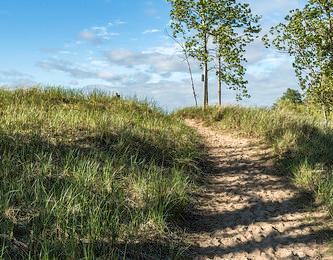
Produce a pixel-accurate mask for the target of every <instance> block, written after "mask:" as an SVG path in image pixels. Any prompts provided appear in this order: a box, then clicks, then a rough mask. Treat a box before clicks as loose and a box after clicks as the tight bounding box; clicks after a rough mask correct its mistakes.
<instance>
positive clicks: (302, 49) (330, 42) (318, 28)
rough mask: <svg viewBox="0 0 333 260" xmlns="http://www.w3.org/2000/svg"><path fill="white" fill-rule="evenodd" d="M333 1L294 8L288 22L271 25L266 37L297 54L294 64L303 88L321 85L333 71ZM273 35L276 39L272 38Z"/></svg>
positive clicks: (268, 41) (322, 0)
mask: <svg viewBox="0 0 333 260" xmlns="http://www.w3.org/2000/svg"><path fill="white" fill-rule="evenodd" d="M332 17H333V1H331V0H309V1H308V4H306V6H305V7H304V8H303V9H301V10H300V9H296V10H292V11H290V14H289V15H288V16H286V18H285V23H280V24H278V25H277V26H275V27H273V28H271V30H270V33H269V35H266V36H265V37H264V38H263V40H264V42H265V43H266V45H267V47H268V46H270V45H273V46H275V47H276V48H277V49H278V50H280V51H283V52H287V53H289V54H290V55H291V56H293V57H294V63H293V67H294V69H295V72H296V76H297V77H298V79H299V82H300V86H301V87H302V88H303V89H308V88H311V87H317V86H318V85H319V84H320V82H321V81H322V80H323V78H325V77H329V76H330V75H332V72H333V19H332ZM270 36H273V39H270Z"/></svg>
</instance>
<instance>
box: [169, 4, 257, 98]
mask: <svg viewBox="0 0 333 260" xmlns="http://www.w3.org/2000/svg"><path fill="white" fill-rule="evenodd" d="M167 1H168V2H169V3H170V4H171V12H170V16H171V29H172V30H173V35H174V37H177V38H181V39H182V40H183V41H184V42H185V46H186V48H187V49H188V50H189V53H190V55H191V57H193V58H195V59H196V60H197V61H198V62H199V63H200V64H201V66H202V67H205V66H207V63H210V62H212V61H214V60H215V58H217V59H219V60H220V61H221V65H222V66H219V67H218V68H217V69H216V70H217V72H216V75H217V76H218V79H219V80H222V81H224V82H225V83H226V84H227V85H228V86H229V88H231V89H234V90H237V91H238V93H239V95H238V97H241V96H247V95H248V94H247V91H246V83H247V81H246V80H245V79H244V77H245V67H244V63H245V62H246V59H245V58H244V53H245V47H246V45H247V44H249V43H250V42H252V41H253V40H254V39H255V37H256V35H257V33H259V32H260V30H261V28H260V25H259V24H258V22H259V19H260V17H259V16H256V15H253V14H252V12H251V9H250V6H249V5H248V4H244V3H238V1H236V0H231V1H230V0H167Z"/></svg>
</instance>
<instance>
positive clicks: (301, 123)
mask: <svg viewBox="0 0 333 260" xmlns="http://www.w3.org/2000/svg"><path fill="white" fill-rule="evenodd" d="M295 108H296V109H290V107H288V108H282V107H276V108H243V107H239V106H227V107H222V108H219V107H210V108H209V110H207V111H206V113H204V112H203V111H202V110H201V109H197V108H186V109H183V110H181V111H178V112H177V114H178V115H179V116H182V117H188V118H195V119H199V120H203V121H204V122H206V123H208V124H210V125H212V126H216V127H218V128H221V129H226V130H237V132H239V133H241V134H242V135H245V136H249V137H258V138H260V139H262V140H264V141H265V142H266V143H267V144H269V145H271V146H272V147H273V148H274V152H275V155H276V156H277V159H278V162H279V165H280V166H281V170H282V171H283V172H284V173H286V174H290V173H292V176H293V180H294V182H295V183H296V184H297V185H299V186H300V187H301V188H304V189H308V190H311V191H313V192H315V193H316V194H317V196H318V198H319V199H321V200H322V201H324V202H325V203H326V205H327V206H328V208H329V210H330V213H331V215H332V216H333V174H332V173H333V129H332V128H329V127H326V126H325V124H323V122H322V120H320V117H319V116H316V115H315V114H312V115H309V114H308V113H306V111H307V108H306V107H305V106H302V105H298V106H295Z"/></svg>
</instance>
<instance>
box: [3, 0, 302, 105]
mask: <svg viewBox="0 0 333 260" xmlns="http://www.w3.org/2000/svg"><path fill="white" fill-rule="evenodd" d="M241 1H242V2H247V3H249V4H250V5H251V7H252V11H253V13H255V14H258V15H262V19H261V24H262V27H263V31H262V33H261V34H264V33H265V32H267V30H268V29H269V28H270V27H271V26H273V25H276V24H277V23H279V22H281V21H283V18H284V17H285V16H286V15H287V14H288V12H289V10H291V9H295V8H300V7H302V6H303V5H304V2H303V0H270V1H267V0H241ZM169 11H170V6H169V4H168V3H167V2H166V0H121V1H119V0H57V1H54V0H29V1H26V0H0V21H1V22H0V35H1V41H0V85H1V86H3V87H6V88H17V87H30V86H34V85H42V86H63V87H66V88H75V89H82V90H84V91H92V90H94V89H99V90H102V91H106V92H109V93H116V92H117V93H119V94H120V95H122V96H126V97H133V96H135V97H138V98H139V99H148V100H149V101H153V102H155V103H156V104H157V105H158V106H160V107H162V108H163V109H166V110H174V109H177V108H181V107H185V106H191V105H193V104H194V101H193V96H192V90H191V85H190V80H189V75H188V73H187V67H186V64H185V63H184V61H183V59H182V56H181V54H180V53H179V51H178V48H177V46H176V45H175V43H174V42H173V41H172V40H171V39H170V38H169V37H168V36H167V34H166V32H165V30H166V29H167V27H168V24H169V21H170V17H169ZM246 57H247V59H248V63H247V65H246V68H247V75H246V77H247V79H248V81H249V84H248V89H249V92H250V95H251V98H250V99H245V100H243V101H241V102H240V103H241V104H242V105H249V106H270V105H272V104H273V103H274V101H275V100H276V99H277V98H278V97H279V96H281V95H282V93H283V92H284V91H285V90H286V89H287V88H297V86H298V83H297V80H296V78H295V76H294V71H293V69H292V65H291V64H292V58H291V57H289V56H288V55H286V54H282V53H279V52H277V51H276V50H274V49H266V48H265V47H264V46H263V44H262V42H261V41H260V40H259V39H258V40H256V41H255V42H253V43H252V44H251V45H250V46H249V47H248V49H247V53H246ZM193 66H194V71H195V74H194V76H195V83H196V90H197V92H198V94H199V99H200V101H201V99H202V83H201V75H200V74H201V73H200V71H199V70H198V69H196V68H195V65H193ZM211 77H214V75H213V73H212V75H211ZM235 94H236V93H234V92H233V91H231V90H228V89H227V86H223V102H224V103H228V104H230V103H236V100H235ZM216 102H217V84H216V82H215V81H214V80H212V81H211V84H210V103H211V104H214V103H216Z"/></svg>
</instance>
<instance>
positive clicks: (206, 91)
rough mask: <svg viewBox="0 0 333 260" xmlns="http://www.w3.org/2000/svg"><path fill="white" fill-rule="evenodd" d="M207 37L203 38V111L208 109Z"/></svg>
mask: <svg viewBox="0 0 333 260" xmlns="http://www.w3.org/2000/svg"><path fill="white" fill-rule="evenodd" d="M208 54H209V53H208V37H207V35H206V36H205V56H206V57H205V61H204V110H206V109H207V108H208V104H209V99H208Z"/></svg>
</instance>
